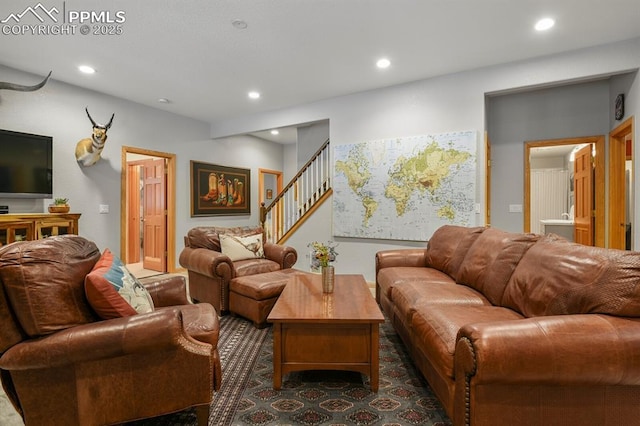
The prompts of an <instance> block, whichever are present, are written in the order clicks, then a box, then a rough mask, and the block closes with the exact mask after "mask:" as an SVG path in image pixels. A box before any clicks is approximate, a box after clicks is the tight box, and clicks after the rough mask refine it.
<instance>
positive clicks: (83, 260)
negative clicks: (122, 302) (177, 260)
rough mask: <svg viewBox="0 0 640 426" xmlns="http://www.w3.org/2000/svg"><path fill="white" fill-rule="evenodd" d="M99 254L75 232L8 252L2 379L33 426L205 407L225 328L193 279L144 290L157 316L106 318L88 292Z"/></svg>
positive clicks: (1, 279) (0, 316) (0, 256)
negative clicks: (198, 299)
mask: <svg viewBox="0 0 640 426" xmlns="http://www.w3.org/2000/svg"><path fill="white" fill-rule="evenodd" d="M99 258H100V252H99V251H98V248H97V247H96V245H95V244H94V243H92V242H90V241H87V240H86V239H84V238H82V237H79V236H76V235H64V236H59V237H50V238H47V239H44V240H38V241H25V242H17V243H13V244H10V245H7V246H4V247H2V248H0V286H1V287H2V291H0V324H2V327H0V375H1V378H2V385H3V388H4V390H5V392H6V394H7V395H8V397H9V399H10V400H11V402H12V404H13V405H14V407H15V408H16V410H17V411H18V412H19V413H20V414H21V415H22V417H23V420H24V422H25V424H26V425H27V426H29V425H43V424H46V425H83V426H86V425H108V424H119V423H123V422H127V421H132V420H137V419H142V418H148V417H155V416H159V415H163V414H168V413H172V412H177V411H181V410H184V409H186V408H189V407H196V413H197V416H198V423H199V424H202V425H205V424H207V421H208V415H209V404H210V402H211V398H212V396H213V391H214V389H216V390H217V389H219V387H220V382H221V367H220V357H219V354H218V349H217V343H218V334H219V322H218V317H217V315H216V312H215V310H214V309H213V307H212V306H210V305H208V304H199V305H194V304H190V302H189V301H188V300H187V297H186V284H185V280H184V277H180V276H176V277H170V278H167V279H164V280H162V281H156V282H149V283H146V284H144V283H143V285H144V286H145V288H147V290H148V291H149V293H150V294H151V297H152V299H153V301H154V304H155V309H154V311H153V312H150V313H147V314H137V315H133V316H127V317H122V318H116V319H110V320H101V319H100V318H99V317H98V316H97V314H96V313H95V312H94V311H93V310H92V308H91V305H90V304H89V302H88V301H87V299H86V296H85V292H84V278H85V276H86V275H87V274H88V273H89V272H90V271H91V270H92V268H93V266H94V264H95V263H96V262H97V260H98V259H99Z"/></svg>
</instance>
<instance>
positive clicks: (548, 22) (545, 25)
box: [535, 18, 556, 31]
mask: <svg viewBox="0 0 640 426" xmlns="http://www.w3.org/2000/svg"><path fill="white" fill-rule="evenodd" d="M555 24H556V21H554V20H553V19H551V18H542V19H541V20H539V21H538V22H536V26H535V29H536V31H546V30H548V29H550V28H551V27H553V26H554V25H555Z"/></svg>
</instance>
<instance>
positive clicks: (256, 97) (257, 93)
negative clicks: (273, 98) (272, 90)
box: [249, 92, 260, 99]
mask: <svg viewBox="0 0 640 426" xmlns="http://www.w3.org/2000/svg"><path fill="white" fill-rule="evenodd" d="M249 97H250V98H251V99H258V98H259V97H260V93H259V92H249Z"/></svg>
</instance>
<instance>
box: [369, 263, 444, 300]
mask: <svg viewBox="0 0 640 426" xmlns="http://www.w3.org/2000/svg"><path fill="white" fill-rule="evenodd" d="M376 279H377V281H378V286H379V288H380V293H381V294H383V295H384V296H385V297H387V298H388V299H389V300H393V296H392V292H393V289H394V287H396V286H403V285H404V284H405V283H409V282H417V283H419V284H420V283H454V281H453V280H452V279H451V277H449V276H448V275H447V274H445V273H444V272H440V271H438V270H437V269H432V268H416V267H412V266H395V267H392V268H383V269H381V270H380V271H379V272H378V276H377V277H376Z"/></svg>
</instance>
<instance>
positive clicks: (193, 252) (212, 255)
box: [179, 247, 235, 282]
mask: <svg viewBox="0 0 640 426" xmlns="http://www.w3.org/2000/svg"><path fill="white" fill-rule="evenodd" d="M179 262H180V265H181V266H182V267H183V268H186V269H187V270H189V271H194V272H197V273H199V274H201V275H204V276H207V277H211V278H221V279H223V281H225V282H229V281H231V279H232V278H234V277H235V269H234V266H233V262H232V261H231V259H229V256H227V255H226V254H222V253H220V252H219V251H215V250H209V249H205V248H195V249H194V248H190V247H185V248H184V249H182V252H181V253H180V259H179Z"/></svg>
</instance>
